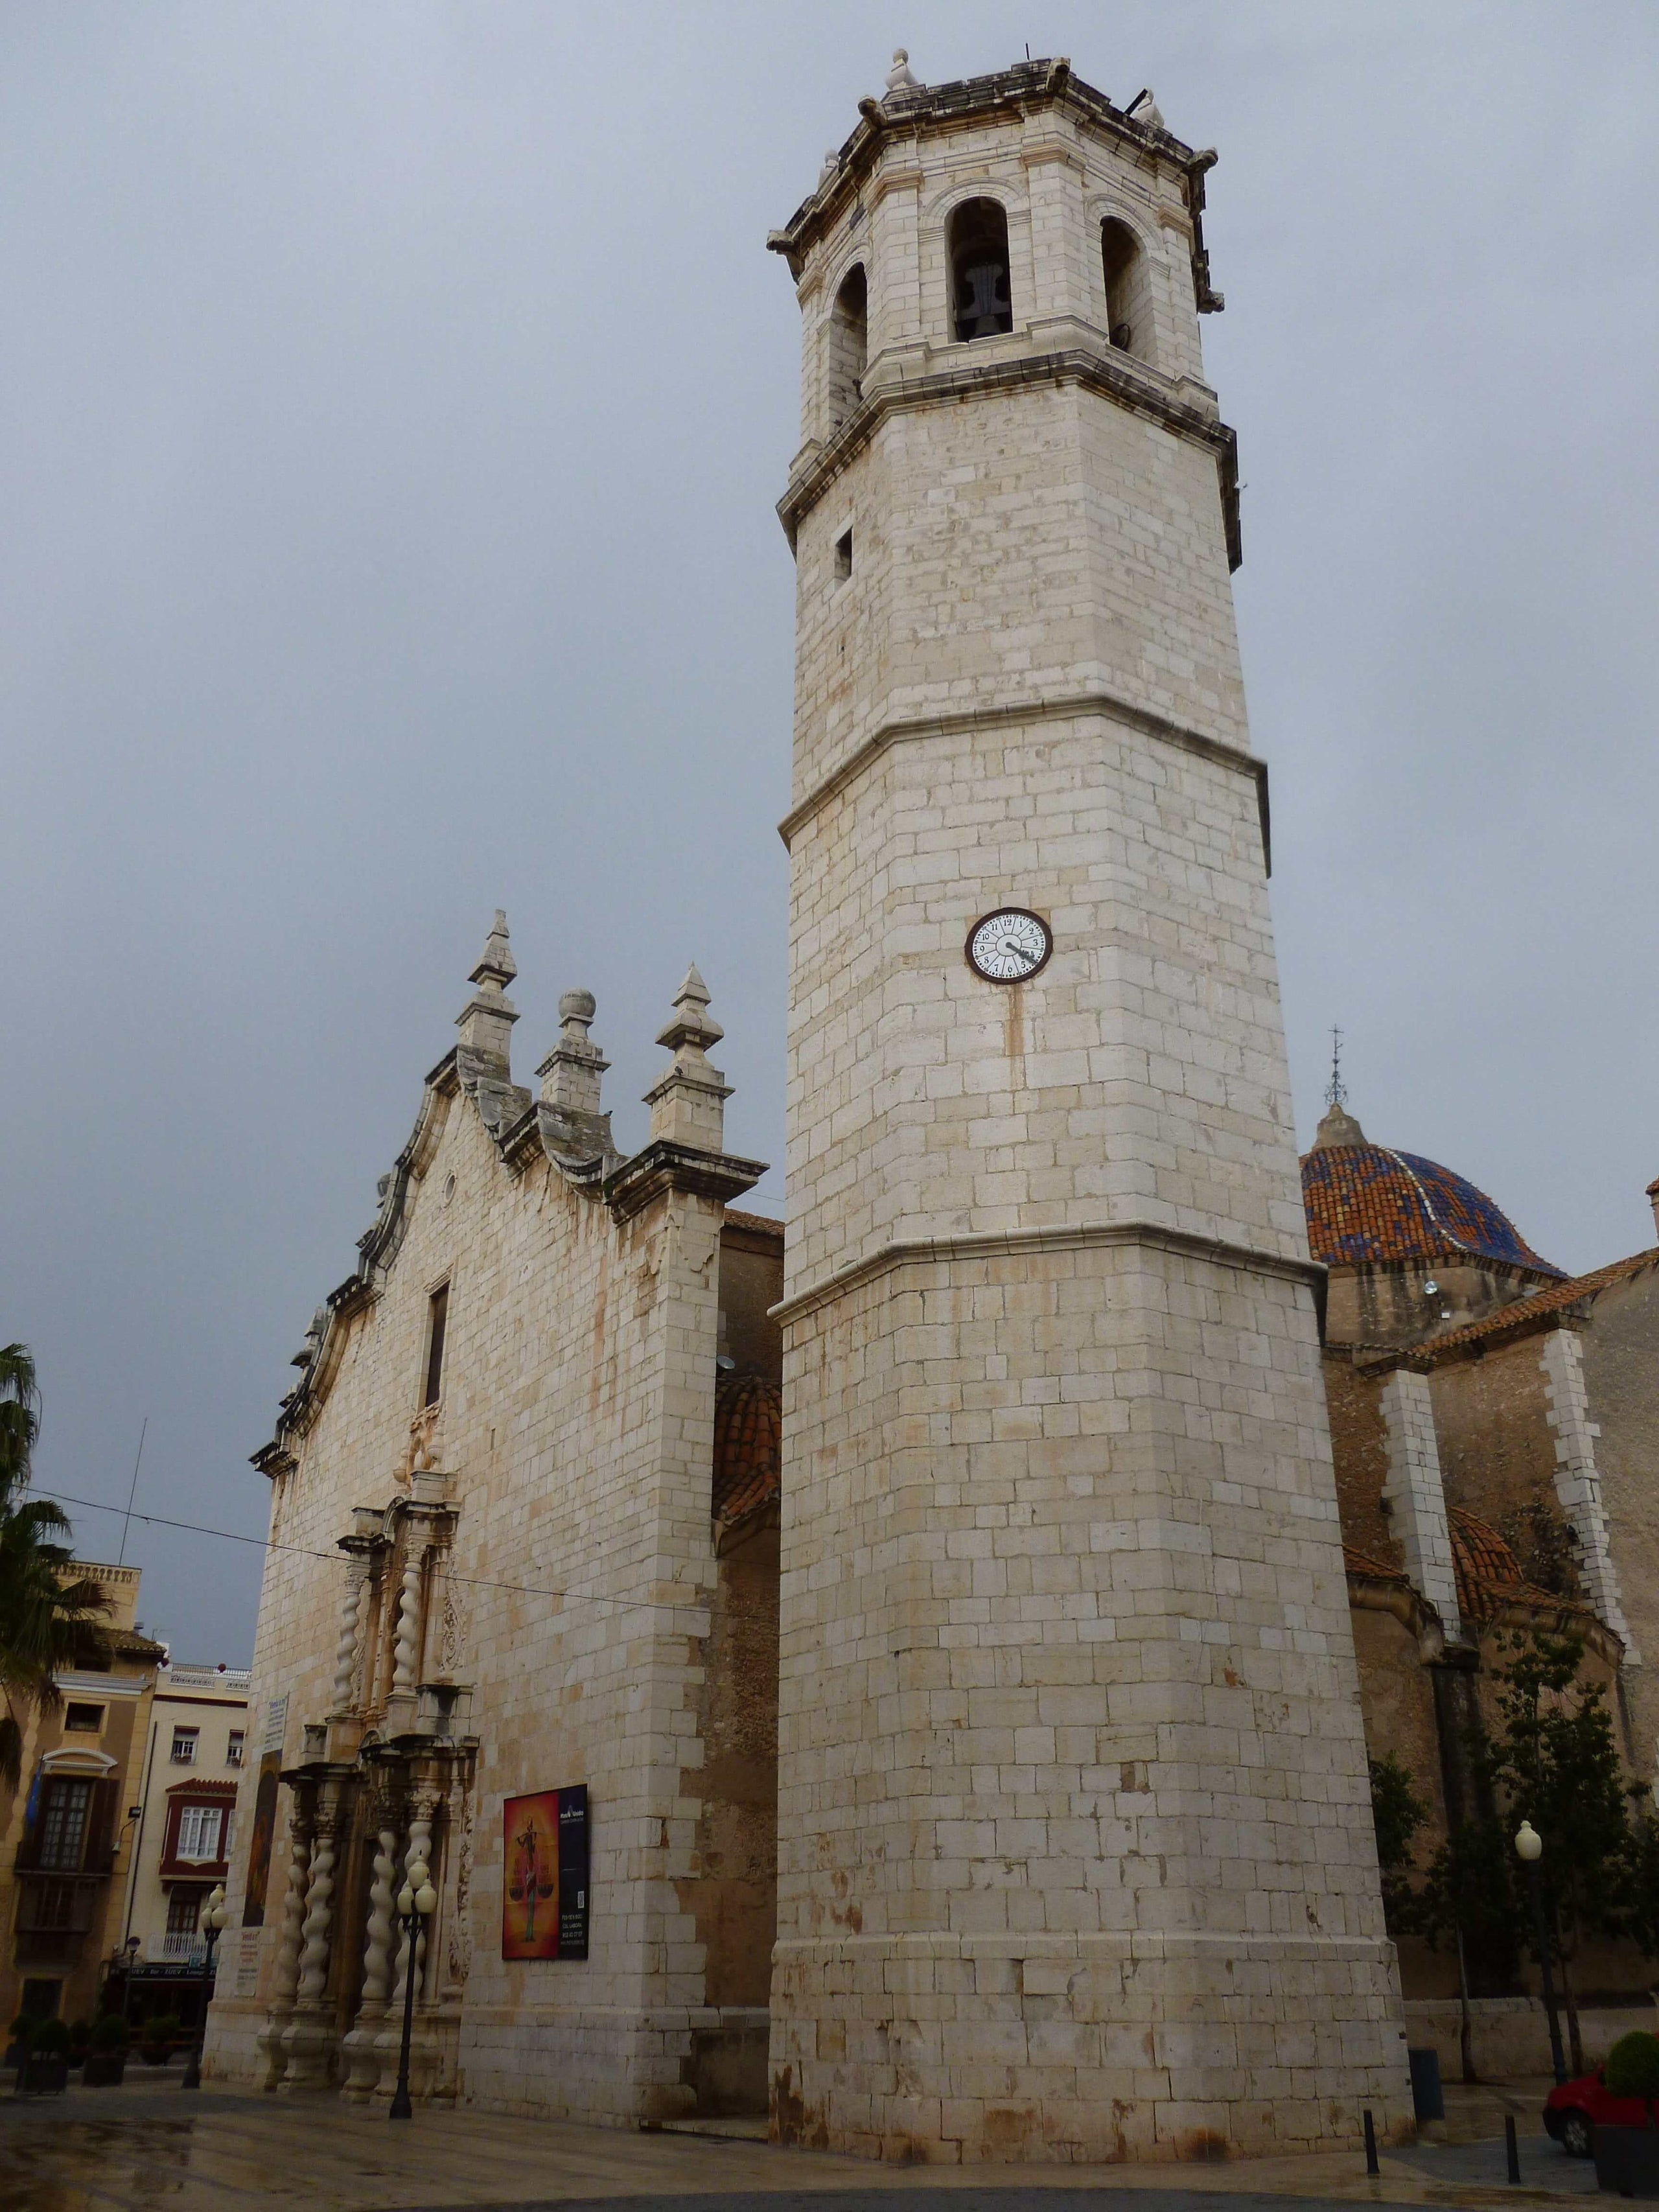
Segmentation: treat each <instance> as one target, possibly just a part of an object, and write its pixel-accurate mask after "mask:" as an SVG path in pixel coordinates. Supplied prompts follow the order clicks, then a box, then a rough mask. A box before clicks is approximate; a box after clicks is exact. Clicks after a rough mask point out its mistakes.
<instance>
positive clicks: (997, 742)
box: [772, 95, 1409, 2160]
mask: <svg viewBox="0 0 1659 2212" xmlns="http://www.w3.org/2000/svg"><path fill="white" fill-rule="evenodd" d="M982 193H989V194H990V195H991V196H993V197H996V198H998V199H999V200H1000V202H1001V204H1002V205H1003V207H1004V210H1005V212H1006V216H1007V220H1008V232H1009V250H1010V262H1011V289H1012V299H1013V303H1014V305H1013V319H1014V328H1013V330H1012V331H1011V332H1010V333H1008V334H1007V335H1006V337H991V338H987V339H985V340H983V341H979V342H975V343H970V344H957V343H953V342H952V338H953V333H952V331H951V323H950V319H949V317H950V311H949V305H948V270H947V266H946V248H945V240H946V238H947V234H948V224H949V220H950V216H951V211H952V210H953V209H954V208H955V207H956V206H957V205H958V204H960V203H961V201H962V200H963V199H964V198H967V197H974V196H975V195H978V194H982ZM1103 212H1121V214H1122V215H1123V216H1124V219H1125V220H1127V221H1129V222H1131V224H1132V226H1133V228H1135V229H1136V234H1137V236H1138V237H1139V240H1141V243H1142V246H1143V249H1144V251H1145V252H1146V254H1147V255H1148V256H1149V257H1150V259H1151V264H1152V265H1151V266H1150V267H1149V268H1148V269H1147V270H1144V271H1143V272H1142V275H1143V280H1144V283H1145V286H1146V291H1145V294H1144V296H1146V297H1150V298H1151V299H1152V301H1153V304H1154V326H1153V331H1152V337H1151V340H1150V342H1149V350H1150V351H1151V353H1152V362H1151V363H1150V364H1141V365H1137V364H1135V363H1133V362H1129V361H1128V359H1127V356H1125V355H1123V354H1122V353H1121V351H1120V350H1119V349H1113V348H1111V347H1109V344H1107V343H1105V337H1106V333H1105V331H1104V328H1103V325H1104V321H1105V314H1104V297H1103V271H1102V268H1101V263H1100V245H1099V220H1100V216H1101V215H1102V214H1103ZM807 228H809V229H810V225H809V226H808V227H807ZM797 236H798V237H800V238H805V237H806V236H807V229H803V230H802V231H801V232H799V233H798V234H797ZM1189 244H1190V234H1189V232H1188V229H1187V223H1186V216H1185V213H1184V209H1183V208H1182V191H1181V182H1180V173H1179V170H1178V168H1177V167H1176V165H1175V164H1174V162H1173V161H1170V160H1168V159H1164V158H1163V157H1161V156H1158V155H1154V154H1152V152H1150V151H1149V150H1148V149H1146V148H1145V147H1139V148H1137V147H1130V146H1126V145H1125V143H1123V142H1122V141H1121V139H1118V138H1115V137H1113V136H1112V135H1111V134H1110V133H1109V132H1107V131H1097V130H1096V129H1093V128H1091V127H1090V126H1088V125H1085V124H1083V123H1080V122H1079V120H1078V118H1077V117H1076V115H1075V114H1074V113H1073V112H1072V111H1071V110H1069V109H1066V108H1065V107H1063V106H1060V105H1057V104H1056V103H1054V102H1053V101H1047V100H1042V99H1033V100H1029V101H1022V102H1020V103H1019V104H1015V103H1014V102H1012V101H1009V102H1007V103H1006V104H1005V105H1002V106H998V107H996V108H995V110H994V112H980V113H979V114H977V115H974V116H971V117H969V116H968V115H966V114H965V113H964V112H963V102H962V101H961V100H959V99H958V100H957V101H956V105H954V106H952V107H951V112H950V115H949V118H948V119H946V118H941V119H940V120H939V122H938V123H937V124H935V122H934V121H933V119H931V118H930V117H929V114H928V112H927V102H926V98H925V96H923V95H919V96H918V105H917V106H915V108H914V109H911V108H907V109H906V110H905V111H904V115H903V119H902V127H901V125H900V124H899V122H897V121H895V122H894V125H893V127H892V129H891V130H890V132H889V134H888V135H887V136H886V137H884V138H883V139H882V141H881V143H880V147H879V149H878V153H877V155H876V157H875V162H874V167H873V170H872V173H871V174H870V175H869V177H868V178H867V179H864V180H863V182H862V183H861V185H860V190H859V192H858V193H857V195H856V196H855V197H854V198H853V199H852V200H851V201H849V202H848V204H845V205H844V206H843V207H842V210H841V212H840V213H839V214H838V215H837V216H836V218H835V220H834V221H833V222H831V223H830V224H829V228H828V230H827V231H826V232H825V234H823V236H822V237H821V238H819V237H817V235H816V234H813V235H812V236H811V240H810V242H809V243H808V245H807V246H805V249H804V250H803V251H802V252H801V253H800V257H799V258H801V259H802V261H803V269H802V276H801V283H800V289H801V295H802V301H803V310H804V320H805V325H806V355H807V390H808V407H807V417H806V420H807V429H808V443H807V446H806V447H805V448H804V450H803V453H802V455H801V456H800V457H799V458H798V461H797V464H796V471H795V475H794V477H793V488H792V492H791V495H790V507H789V511H790V513H791V514H792V517H793V520H794V525H795V544H796V556H797V562H798V568H799V586H798V598H797V621H798V653H797V688H796V720H795V753H794V781H793V791H792V811H791V813H790V816H789V817H788V819H787V823H786V825H785V829H786V836H787V842H788V843H789V847H790V856H791V981H790V1024H789V1054H790V1063H789V1097H788V1110H789V1141H788V1188H789V1206H790V1237H789V1241H788V1251H787V1283H786V1298H785V1305H784V1309H783V1320H784V1326H785V1352H784V1377H785V1397H784V1503H783V1516H784V1517H783V1530H782V1537H783V1544H782V1571H783V1589H782V1631H781V1634H782V1659H781V1681H780V1705H781V1717H780V1796H779V1942H778V1948H777V1953H776V1962H775V1976H774V1984H773V2030H772V2033H773V2044H772V2069H773V2090H774V2111H775V2120H776V2124H777V2130H778V2132H779V2134H780V2136H781V2137H783V2138H784V2139H785V2140H799V2141H811V2142H828V2143H831V2144H835V2145H837V2146H842V2147H848V2148H854V2149H858V2150H860V2151H863V2152H866V2153H869V2154H878V2155H888V2156H904V2157H910V2156H916V2157H924V2158H945V2159H964V2160H967V2159H988V2158H995V2157H1001V2156H1019V2157H1029V2158H1046V2159H1060V2160H1073V2159H1080V2158H1101V2157H1113V2156H1150V2155H1157V2156H1166V2157H1170V2156H1203V2155H1208V2154H1212V2153H1213V2152H1215V2151H1217V2150H1218V2149H1221V2148H1235V2149H1239V2148H1282V2147H1288V2146H1290V2145H1292V2144H1300V2143H1311V2142H1320V2141H1324V2140H1328V2139H1329V2138H1331V2137H1332V2136H1336V2135H1339V2134H1340V2136H1342V2137H1343V2139H1345V2140H1346V2139H1347V2138H1348V2137H1350V2136H1351V2135H1352V2125H1353V2114H1354V2112H1355V2110H1356V2108H1357V2105H1358V2102H1359V2101H1362V2100H1363V2101H1367V2102H1370V2103H1371V2104H1372V2106H1373V2107H1374V2109H1376V2111H1377V2112H1378V2113H1379V2116H1380V2118H1381V2120H1382V2124H1383V2127H1384V2129H1385V2130H1388V2129H1389V2128H1390V2127H1393V2126H1395V2125H1398V2124H1407V2125H1408V2124H1409V2122H1408V2120H1407V2117H1406V2115H1407V2112H1408V2107H1407V2105H1406V2103H1405V2074H1404V2067H1403V2049H1404V2045H1403V2040H1402V2037H1401V2021H1400V2015H1399V1997H1398V1984H1397V1981H1396V1978H1395V1968H1394V1958H1393V1951H1392V1947H1391V1946H1390V1945H1389V1943H1388V1942H1387V1941H1386V1939H1385V1937H1384V1935H1383V1927H1382V1919H1381V1903H1380V1895H1379V1892H1378V1887H1377V1877H1376V1864H1375V1847H1374V1838H1373V1834H1372V1828H1371V1821H1370V1803H1369V1792H1368V1789H1367V1782H1366V1772H1365V1759H1364V1735H1363V1729H1362V1726H1361V1718H1360V1711H1359V1704H1358V1683H1357V1678H1356V1673H1355V1666H1354V1657H1353V1644H1352V1632H1351V1629H1350V1626H1349V1618H1348V1607H1347V1601H1346V1584H1345V1580H1344V1576H1343V1568H1342V1558H1341V1549H1340V1526H1339V1522H1338V1516H1337V1504H1336V1497H1335V1491H1334V1480H1333V1475H1332V1471H1331V1463H1330V1449H1329V1440H1328V1430H1327V1426H1326V1421H1325V1413H1324V1406H1323V1400H1322V1393H1321V1389H1320V1381H1319V1371H1318V1350H1317V1344H1316V1328H1315V1321H1314V1313H1313V1305H1312V1298H1311V1292H1310V1285H1309V1280H1308V1267H1307V1247H1306V1238H1305V1227H1304V1216H1303V1210H1302V1204H1301V1195H1300V1188H1299V1182H1298V1177H1297V1162H1296V1156H1295V1149H1294V1143H1293V1135H1292V1130H1291V1112H1290V1102H1289V1091H1288V1082H1287V1077H1286V1071H1285V1058H1284V1042H1283V1035H1282V1023H1281V1017H1280V1012H1279V1000H1278V990H1277V981H1276V975H1275V969H1274V963H1273V945H1272V934H1271V925H1270V921H1269V916H1268V911H1267V893H1266V885H1265V882H1264V874H1265V867H1264V854H1263V849H1262V825H1261V811H1260V802H1259V795H1258V779H1257V775H1256V773H1255V763H1253V762H1252V760H1251V759H1250V757H1249V753H1248V750H1247V744H1248V740H1247V738H1246V733H1245V724H1244V712H1243V688H1242V682H1241V678H1240V671H1239V660H1238V651H1237V638H1236V635H1235V629H1234V623H1233V615H1232V606H1231V587H1230V584H1229V580H1228V579H1229V569H1228V542H1227V534H1226V529H1225V514H1224V509H1223V502H1222V498H1221V484H1220V479H1219V476H1218V458H1217V447H1216V444H1215V442H1214V441H1213V440H1212V438H1211V437H1210V435H1209V426H1211V425H1212V424H1213V423H1214V422H1215V420H1216V416H1215V403H1214V398H1213V395H1212V394H1211V393H1209V392H1207V390H1206V387H1204V386H1203V385H1202V384H1201V382H1200V381H1199V375H1200V366H1199V359H1198V345H1197V323H1196V315H1195V309H1194V295H1193V289H1192V284H1191V279H1190V273H1189V271H1188V269H1187V265H1186V258H1185V257H1186V252H1187V249H1188V246H1189ZM855 255H857V256H867V257H868V261H867V273H868V276H869V283H870V295H871V301H872V308H871V326H870V361H869V365H868V368H867V369H866V374H865V377H864V380H863V391H864V395H865V404H866V410H867V413H866V418H865V422H864V425H863V428H862V429H861V431H859V432H857V433H856V434H855V433H854V429H853V428H852V427H851V426H849V428H848V430H846V431H843V432H842V444H841V445H840V446H838V447H836V448H835V449H834V451H833V452H832V453H829V455H827V456H822V455H820V453H818V452H817V450H816V449H815V447H814V444H813V440H814V438H815V437H822V436H823V434H824V432H825V430H826V428H827V423H826V422H825V420H824V417H823V414H822V413H821V412H820V413H815V412H814V409H815V408H817V406H818V404H819V402H818V398H817V395H818V394H820V393H821V392H823V389H824V386H823V382H822V379H823V375H824V365H823V349H822V345H821V343H820V340H821V336H822V324H821V319H822V317H823V315H824V314H826V313H828V312H829V304H830V301H831V300H832V299H833V297H834V294H835V290H836V287H837V286H838V285H839V283H840V282H841V280H842V275H843V274H844V271H845V269H846V266H847V265H848V262H849V260H850V259H851V258H854V256H855ZM1177 280H1179V281H1177ZM1068 350H1069V351H1070V352H1071V354H1072V355H1073V358H1074V359H1081V358H1085V357H1086V359H1087V360H1089V361H1090V362H1095V363H1097V365H1098V370H1099V374H1098V375H1097V376H1096V375H1095V373H1094V370H1093V369H1092V368H1091V370H1090V371H1089V373H1088V374H1084V373H1083V372H1082V371H1081V370H1079V371H1077V372H1076V373H1073V372H1071V371H1067V370H1066V369H1065V368H1064V367H1063V365H1061V366H1057V365H1056V364H1063V360H1064V357H1065V356H1066V354H1067V352H1068ZM1091 378H1092V379H1093V380H1091ZM1103 385H1104V386H1105V387H1106V388H1105V389H1103V388H1102V386H1103ZM1110 393H1115V394H1116V395H1117V396H1115V397H1114V396H1109V394H1110ZM832 465H833V472H831V470H832ZM849 531H850V532H851V572H850V574H843V572H844V571H845V569H846V568H847V559H846V549H845V544H844V541H845V539H846V538H847V534H848V532H849ZM838 547H840V548H841V549H842V550H841V551H840V553H839V554H838V551H837V549H838ZM1005 904H1018V905H1022V906H1028V907H1030V908H1035V909H1036V911H1037V912H1038V913H1039V914H1040V915H1042V917H1043V919H1044V920H1045V921H1047V922H1048V924H1049V925H1050V927H1051V928H1052V930H1053V933H1054V954H1053V957H1052V959H1051V960H1050V961H1049V962H1048V965H1047V966H1046V967H1045V968H1044V969H1042V972H1041V973H1040V974H1038V975H1035V976H1034V977H1032V978H1031V979H1030V980H1028V981H1025V982H1024V983H1021V984H1018V985H1014V986H1012V987H1007V988H1001V989H999V988H996V987H992V986H989V985H987V983H985V982H984V981H981V980H980V979H979V978H977V977H975V975H973V974H972V972H971V971H970V970H969V968H968V967H967V965H966V963H965V961H964V959H963V942H964V939H965V938H966V936H967V934H968V932H969V927H970V926H971V925H972V924H973V923H974V922H975V921H976V920H977V919H978V918H979V917H980V916H981V915H984V914H986V913H987V912H988V911H990V910H992V909H994V908H997V907H999V906H1001V905H1005Z"/></svg>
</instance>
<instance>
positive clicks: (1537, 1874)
mask: <svg viewBox="0 0 1659 2212" xmlns="http://www.w3.org/2000/svg"><path fill="white" fill-rule="evenodd" d="M1515 1854H1516V1857H1517V1858H1518V1859H1519V1860H1520V1862H1521V1863H1522V1866H1524V1867H1525V1869H1527V1887H1528V1889H1530V1890H1531V1892H1532V1920H1533V1929H1534V1939H1535V1941H1536V1942H1537V1945H1538V1970H1539V1972H1540V1973H1541V1976H1542V1977H1543V1983H1544V2009H1545V2011H1546V2012H1547V2014H1548V2015H1549V2021H1550V2063H1551V2064H1552V2065H1553V2067H1554V2069H1555V2078H1556V2081H1557V2082H1558V2084H1559V2083H1560V2082H1562V2081H1565V2080H1566V2078H1567V2062H1566V2059H1565V2057H1564V2056H1563V2054H1562V2051H1561V2023H1560V2021H1559V2020H1558V2019H1557V2018H1556V2015H1555V1983H1554V1981H1553V1978H1552V1977H1551V1974H1550V1931H1549V1922H1548V1920H1547V1918H1546V1917H1545V1913H1544V1877H1543V1875H1542V1873H1541V1870H1540V1869H1539V1864H1538V1862H1539V1860H1540V1859H1541V1858H1542V1857H1543V1856H1544V1838H1542V1837H1541V1835H1540V1834H1539V1832H1538V1831H1537V1829H1536V1828H1534V1826H1533V1825H1532V1822H1531V1821H1530V1820H1522V1823H1521V1826H1519V1827H1518V1828H1517V1829H1516V1832H1515Z"/></svg>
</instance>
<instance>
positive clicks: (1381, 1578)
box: [1342, 1544, 1411, 1584]
mask: <svg viewBox="0 0 1659 2212" xmlns="http://www.w3.org/2000/svg"><path fill="white" fill-rule="evenodd" d="M1342 1566H1343V1571H1344V1572H1345V1573H1346V1574H1351V1575H1353V1576H1356V1577H1358V1579H1359V1580H1360V1581H1362V1582H1368V1583H1407V1584H1409V1583H1410V1581H1411V1577H1410V1576H1409V1575H1403V1574H1401V1571H1400V1570H1399V1568H1398V1567H1385V1566H1384V1565H1383V1562H1382V1560H1381V1559H1372V1558H1371V1557H1370V1554H1369V1553H1365V1552H1356V1551H1355V1549H1354V1547H1353V1546H1352V1544H1345V1545H1344V1546H1343V1547H1342Z"/></svg>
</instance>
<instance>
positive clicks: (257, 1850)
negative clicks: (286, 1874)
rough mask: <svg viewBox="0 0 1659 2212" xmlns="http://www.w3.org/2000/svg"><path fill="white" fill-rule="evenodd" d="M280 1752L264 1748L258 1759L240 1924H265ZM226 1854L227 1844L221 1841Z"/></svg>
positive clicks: (274, 1834) (281, 1759)
mask: <svg viewBox="0 0 1659 2212" xmlns="http://www.w3.org/2000/svg"><path fill="white" fill-rule="evenodd" d="M282 1764H283V1754H282V1753H281V1752H280V1751H268V1752H266V1753H265V1755H264V1758H263V1759H261V1760H260V1761H259V1786H258V1790H257V1792H256V1793H255V1796H254V1799H253V1840H252V1843H251V1844H250V1845H249V1847H248V1855H247V1884H246V1888H245V1889H244V1891H243V1893H242V1925H243V1927H244V1928H263V1927H264V1924H265V1890H266V1887H267V1886H268V1885H269V1883H270V1850H271V1844H272V1842H273V1840H274V1838H275V1836H276V1778H277V1775H278V1774H279V1772H280V1771H281V1770H282ZM225 1850H226V1855H227V1856H228V1855H229V1850H230V1845H229V1844H228V1843H227V1844H226V1845H225Z"/></svg>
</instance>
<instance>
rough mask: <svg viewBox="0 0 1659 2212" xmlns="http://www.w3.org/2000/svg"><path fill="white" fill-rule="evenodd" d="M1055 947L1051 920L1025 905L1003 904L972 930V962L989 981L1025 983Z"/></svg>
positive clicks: (976, 923) (975, 969)
mask: <svg viewBox="0 0 1659 2212" xmlns="http://www.w3.org/2000/svg"><path fill="white" fill-rule="evenodd" d="M1052 951H1054V934H1053V933H1052V931H1051V930H1050V929H1049V927H1048V923H1047V922H1046V921H1043V920H1042V918H1041V916H1040V915H1035V914H1030V913H1028V912H1027V911H1026V909H1025V908H1024V907H1023V906H1004V907H999V908H997V910H996V912H995V913H994V914H987V915H986V917H985V919H984V921H976V922H975V924H974V926H973V927H972V928H971V929H970V930H969V933H968V965H969V967H970V968H971V969H973V971H974V973H975V975H982V976H983V977H984V978H985V980H986V981H987V983H1023V982H1024V981H1025V979H1026V977H1027V976H1028V975H1036V972H1037V969H1039V968H1041V967H1042V966H1043V965H1044V964H1045V963H1046V962H1047V960H1048V955H1049V954H1050V953H1051V952H1052Z"/></svg>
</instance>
